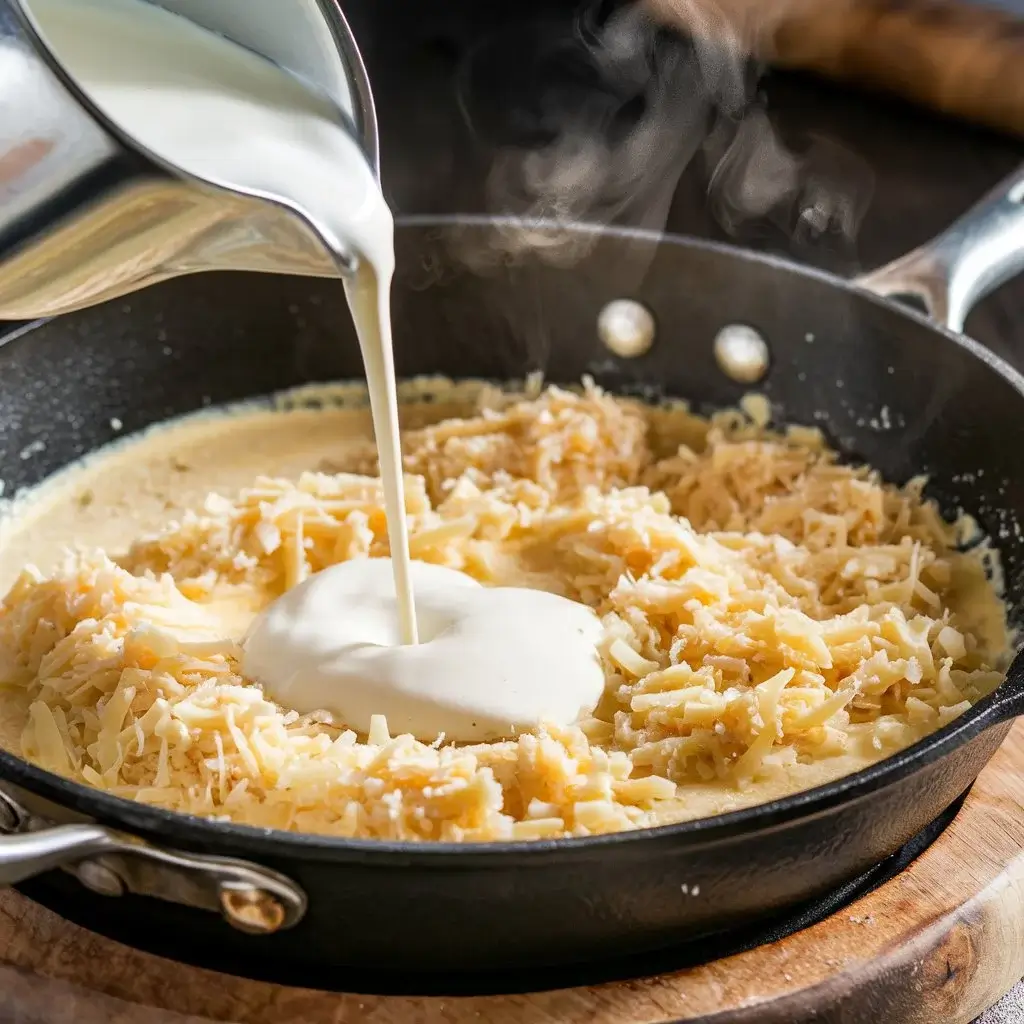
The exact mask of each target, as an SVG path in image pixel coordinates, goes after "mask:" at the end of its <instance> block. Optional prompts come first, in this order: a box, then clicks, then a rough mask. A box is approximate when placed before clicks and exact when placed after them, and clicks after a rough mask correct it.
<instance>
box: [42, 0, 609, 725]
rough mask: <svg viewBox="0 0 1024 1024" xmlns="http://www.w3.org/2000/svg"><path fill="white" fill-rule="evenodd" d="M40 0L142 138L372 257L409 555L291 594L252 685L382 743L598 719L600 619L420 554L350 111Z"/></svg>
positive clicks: (379, 425)
mask: <svg viewBox="0 0 1024 1024" xmlns="http://www.w3.org/2000/svg"><path fill="white" fill-rule="evenodd" d="M30 6H31V10H32V13H33V14H34V16H35V17H36V19H37V21H38V22H39V25H40V28H41V30H42V32H43V34H44V35H45V37H46V39H47V41H48V42H49V44H50V46H51V47H52V48H53V50H54V52H55V53H56V54H57V55H58V57H59V59H60V60H61V62H62V63H63V64H64V66H65V68H66V69H67V71H68V72H69V73H70V74H71V75H72V76H73V77H74V79H75V80H76V81H77V82H78V84H79V85H80V87H81V88H82V89H83V91H84V92H85V93H86V95H88V96H89V98H90V99H91V101H92V102H93V103H94V104H95V105H96V106H97V107H98V108H99V109H100V110H101V111H102V112H103V113H104V114H105V115H106V116H107V117H108V118H109V120H110V121H111V122H113V123H114V124H115V125H117V126H118V127H119V128H120V129H121V130H122V131H124V132H125V133H126V134H127V135H128V136H130V137H131V138H133V139H134V140H135V141H136V142H137V143H139V144H141V145H142V146H144V147H145V148H146V149H148V150H149V151H150V152H151V153H152V154H154V155H155V156H156V157H158V158H160V159H162V160H163V161H165V162H166V163H168V164H170V165H171V166H173V167H176V168H178V169H179V170H181V171H183V172H185V173H186V174H191V175H194V176H196V177H199V178H201V179H203V180H205V181H207V182H211V183H214V184H220V185H223V186H224V187H226V188H229V189H232V190H234V191H241V192H244V193H246V194H248V195H255V196H259V197H265V198H266V199H267V200H268V201H272V202H279V203H284V204H285V205H287V206H288V207H290V208H291V209H293V210H295V211H297V212H298V213H299V214H300V215H301V216H302V217H303V218H304V219H305V220H306V222H307V223H308V224H309V225H310V226H311V227H313V228H314V230H315V231H316V232H317V234H318V235H319V236H320V238H321V239H322V241H323V242H324V244H325V245H326V246H327V248H328V249H329V250H330V251H331V252H332V253H333V254H334V256H335V257H336V258H337V259H338V261H339V264H341V263H342V261H343V260H344V257H345V256H346V255H347V254H348V253H355V254H356V256H357V257H358V261H359V264H358V269H357V271H356V273H355V274H354V275H353V276H351V277H349V278H348V279H346V283H345V288H346V294H347V297H348V303H349V308H350V310H351V312H352V316H353V320H354V322H355V326H356V332H357V335H358V337H359V344H360V349H361V351H362V356H363V362H364V366H365V368H366V377H367V385H368V389H369V395H370V405H371V413H372V418H373V426H374V434H375V438H376V442H377V448H378V455H379V463H380V474H381V481H382V485H383V492H384V504H385V511H386V515H387V526H388V539H389V546H390V549H391V558H390V559H374V560H361V561H356V562H348V563H344V564H341V565H338V566H334V567H331V568H329V569H327V570H325V571H323V572H321V573H319V574H317V575H315V576H313V577H311V578H310V579H308V580H306V581H305V582H303V583H301V584H299V585H298V586H297V587H295V588H293V589H292V590H291V591H289V592H288V593H286V594H285V595H284V596H283V597H281V598H280V599H279V600H277V601H276V602H274V604H272V605H271V606H270V607H269V608H268V609H266V610H265V611H264V612H263V614H262V615H261V616H260V617H259V618H258V619H257V620H256V622H254V623H253V625H252V627H251V628H250V630H249V633H248V635H247V637H246V640H245V643H244V661H243V670H244V672H245V673H246V675H247V676H249V677H250V678H252V679H254V680H256V681H257V682H259V683H261V684H262V685H263V686H264V688H265V689H266V691H267V692H268V694H269V695H270V696H272V697H273V698H274V699H276V700H277V701H279V702H280V703H282V704H284V705H286V706H288V707H291V708H294V709H295V710H297V711H300V712H303V713H305V712H310V711H316V710H322V709H326V710H330V711H332V712H334V713H335V714H336V715H337V716H339V717H340V718H341V719H342V720H344V721H345V722H346V723H347V724H349V725H351V726H352V727H354V728H356V729H358V730H360V731H363V732H365V731H367V730H368V729H369V727H370V718H371V716H372V715H378V714H380V715H385V716H386V717H387V719H388V724H389V728H390V729H391V730H392V731H396V730H401V731H406V732H411V733H412V734H413V735H415V736H417V737H418V738H420V739H428V740H432V739H434V738H435V737H436V736H438V735H439V734H444V735H445V736H446V737H447V738H448V739H452V740H466V741H473V740H487V739H495V738H499V737H503V736H508V735H511V734H513V733H515V732H516V731H521V730H525V729H531V728H535V727H537V726H538V725H540V724H541V723H542V722H544V721H552V722H555V723H558V724H567V723H569V722H571V721H574V720H575V719H576V718H577V717H578V716H579V715H580V713H581V712H584V711H589V710H591V709H593V707H594V706H595V705H596V703H597V701H598V700H599V699H600V696H601V693H602V691H603V687H604V676H603V672H602V670H601V666H600V664H599V661H598V658H597V654H596V643H597V641H598V639H599V637H600V634H601V626H600V623H599V621H598V619H597V617H596V616H595V615H594V614H593V613H592V612H591V611H590V610H589V609H587V608H585V607H583V606H582V605H578V604H576V603H574V602H572V601H568V600H566V599H564V598H561V597H557V596H555V595H552V594H547V593H543V592H540V591H534V590H527V589H513V588H500V589H487V588H484V587H482V586H481V585H480V584H478V583H476V582H475V581H474V580H472V579H471V578H470V577H468V576H465V575H464V574H462V573H459V572H456V571H454V570H450V569H445V568H442V567H439V566H435V565H427V564H425V563H420V562H413V561H412V560H411V558H410V555H409V541H408V529H407V524H406V517H405V495H404V483H403V476H402V459H401V450H400V444H399V432H398V403H397V398H396V383H395V371H394V360H393V353H392V340H391V315H390V305H389V295H390V287H391V279H392V275H393V271H394V262H395V255H394V224H393V220H392V217H391V212H390V210H389V209H388V206H387V203H386V201H385V199H384V196H383V195H382V193H381V190H380V186H379V184H378V182H377V179H376V176H375V175H374V173H373V170H372V169H371V167H370V165H369V164H368V162H367V160H366V158H365V156H364V154H363V153H362V151H361V149H360V147H359V145H358V144H357V143H356V141H355V140H354V139H353V138H352V136H351V134H350V133H349V131H348V130H347V129H346V127H345V126H344V123H343V121H342V119H341V116H340V114H339V112H338V110H337V109H336V108H335V107H334V105H333V103H332V102H331V101H330V100H329V99H328V98H327V97H325V96H322V95H320V94H318V93H317V92H315V91H313V90H312V89H310V88H308V87H307V86H306V85H305V84H304V83H302V82H301V81H300V80H299V79H297V78H295V77H293V76H291V75H289V74H288V73H286V72H284V71H282V70H281V69H279V68H278V67H276V66H275V65H273V64H272V63H270V62H269V61H266V60H264V59H262V58H261V57H259V56H258V55H256V54H253V53H251V52H249V51H247V50H245V49H243V48H242V47H239V46H236V45H235V44H233V43H231V42H229V41H227V40H225V39H222V38H221V37H219V36H217V35H215V34H213V33H210V32H206V31H205V30H203V29H201V28H198V27H197V26H195V25H193V24H192V23H191V22H189V21H187V20H186V19H184V18H182V17H179V16H177V15H174V14H171V13H169V12H167V11H165V10H163V9H161V8H159V7H156V6H153V5H151V4H147V3H143V2H140V0H32V2H31V5H30ZM253 287H259V283H258V281H254V284H253ZM414 592H415V600H414ZM421 640H422V642H419V641H421Z"/></svg>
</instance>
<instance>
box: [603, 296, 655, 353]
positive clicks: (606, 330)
mask: <svg viewBox="0 0 1024 1024" xmlns="http://www.w3.org/2000/svg"><path fill="white" fill-rule="evenodd" d="M655 331H656V328H655V325H654V317H653V316H651V313H650V310H648V309H647V307H646V306H644V305H643V304H642V303H639V302H636V301H635V300H634V299H614V300H613V301H611V302H609V303H608V305H606V306H605V307H604V309H602V310H601V312H600V313H598V315H597V334H598V337H599V338H600V339H601V343H602V344H603V345H604V347H605V348H607V349H608V350H609V351H610V352H612V353H613V354H614V355H617V356H619V357H620V358H622V359H636V358H637V356H642V355H643V354H644V353H645V352H647V351H649V350H650V347H651V345H653V344H654V335H655Z"/></svg>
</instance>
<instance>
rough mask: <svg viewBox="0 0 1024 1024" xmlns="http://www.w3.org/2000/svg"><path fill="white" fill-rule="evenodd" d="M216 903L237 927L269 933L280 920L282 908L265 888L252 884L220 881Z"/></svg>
mask: <svg viewBox="0 0 1024 1024" xmlns="http://www.w3.org/2000/svg"><path fill="white" fill-rule="evenodd" d="M220 905H221V910H222V911H223V913H224V916H225V917H226V918H227V919H228V921H229V922H230V923H231V924H232V925H234V927H235V928H237V929H238V930H239V931H243V932H251V933H253V934H255V935H269V934H271V933H272V932H276V931H277V930H278V929H279V928H280V927H281V925H283V924H284V920H285V917H286V914H285V909H284V907H283V906H282V905H281V903H280V901H279V900H278V899H277V898H276V897H275V896H273V895H271V894H270V893H269V892H267V891H266V890H265V889H258V888H256V887H255V886H248V885H247V886H233V885H230V884H227V885H222V886H221V890H220Z"/></svg>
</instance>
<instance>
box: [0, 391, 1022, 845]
mask: <svg viewBox="0 0 1024 1024" xmlns="http://www.w3.org/2000/svg"><path fill="white" fill-rule="evenodd" d="M406 446H407V452H408V455H407V468H408V470H409V473H410V475H409V478H408V482H407V488H408V490H407V513H408V519H409V525H410V534H411V544H412V549H413V553H414V555H415V557H417V558H421V559H424V560H427V561H431V562H436V563H439V564H442V565H447V566H450V567H452V568H456V569H460V570H462V571H464V572H467V573H469V574H470V575H472V576H474V577H476V578H477V579H479V580H480V581H481V582H483V583H488V584H504V585H510V584H511V585H526V586H535V587H540V588H543V589H549V590H552V591H554V592H557V593H561V594H565V595H566V596H569V597H572V598H574V599H576V600H580V601H583V602H586V603H588V604H590V605H591V606H593V607H594V608H595V609H596V610H597V611H598V612H599V614H600V615H601V616H602V618H603V623H604V627H605V638H604V641H603V644H602V648H601V651H600V653H601V657H602V659H603V664H604V667H605V673H606V679H607V689H606V693H605V696H604V698H603V700H602V702H601V703H600V705H599V706H598V708H597V709H596V711H595V714H594V716H593V717H592V718H588V719H587V720H586V721H583V722H580V723H579V725H578V726H577V727H573V728H569V729H555V728H548V729H544V730H541V731H540V732H538V733H537V734H536V735H533V734H529V735H522V736H519V737H517V738H516V739H514V740H511V741H507V742H502V743H495V744H481V745H473V746H463V747H459V746H455V745H452V744H447V743H445V742H444V738H443V737H439V738H438V740H437V741H436V742H435V743H433V744H429V745H428V744H423V743H419V742H417V741H416V740H414V739H413V738H412V737H409V736H392V735H391V734H390V731H389V729H388V724H387V722H386V721H385V720H384V719H383V718H380V717H378V718H375V719H374V721H373V724H372V727H371V729H370V732H369V735H368V736H357V735H356V734H355V733H354V732H352V731H351V730H349V729H347V728H346V724H345V723H344V722H339V721H334V720H333V719H332V717H331V716H330V715H329V714H326V713H317V714H314V715H306V716H299V715H297V714H296V713H295V712H293V711H289V710H288V709H286V708H281V707H278V706H277V705H275V704H274V703H272V702H271V701H269V700H268V699H267V698H266V697H265V696H264V694H263V693H262V691H261V690H260V688H259V687H258V686H257V685H255V684H254V683H253V682H252V681H250V680H247V679H245V678H244V677H243V676H242V674H241V672H240V669H239V658H240V651H239V647H238V643H237V641H238V636H239V634H238V630H237V628H234V627H230V626H229V623H237V622H238V621H239V617H241V619H243V620H245V619H247V618H248V619H251V617H252V616H253V615H254V614H255V613H256V612H257V611H258V610H259V609H260V608H262V607H264V606H265V605H266V604H267V603H268V602H269V601H271V600H273V599H274V598H275V597H277V596H278V595H279V594H281V593H282V592H284V591H285V590H287V589H288V588H290V587H292V586H295V585H296V584H297V583H298V582H300V581H302V580H303V579H305V578H306V577H307V576H308V575H309V574H311V573H315V572H318V571H319V570H321V569H323V568H325V567H326V566H328V565H331V564H334V563H336V562H338V561H341V560H345V559H351V558H365V557H379V556H382V555H386V554H387V553H388V549H387V536H386V529H385V519H384V511H383V500H382V494H381V489H380V483H379V481H378V480H377V479H376V478H374V477H371V476H368V475H364V474H360V473H354V472H343V473H336V474H327V473H307V474H304V475H302V476H301V477H300V478H299V479H298V480H295V481H287V480H277V479H270V478H261V479H258V480H256V481H255V482H254V484H253V486H252V487H250V488H249V489H247V490H244V491H242V492H241V493H240V494H238V495H235V496H231V497H229V496H211V498H210V499H209V500H208V501H207V502H206V504H205V506H204V507H203V508H202V509H200V510H198V511H194V512H189V513H187V514H185V515H184V516H183V517H182V519H181V520H180V521H178V522H173V523H169V524H168V525H167V526H166V528H165V529H164V530H162V531H161V532H160V533H159V534H158V535H156V536H148V537H143V538H141V539H139V540H138V541H137V542H136V543H135V544H134V545H133V546H132V547H131V549H130V550H129V551H128V552H127V553H126V554H124V555H123V556H121V557H118V558H117V559H116V560H115V559H112V558H111V557H109V556H108V555H107V554H105V553H104V552H100V551H92V552H83V553H78V554H75V555H69V556H68V558H67V560H66V562H65V563H64V564H63V565H62V566H61V567H60V568H59V569H58V570H57V571H56V572H54V573H53V574H52V575H50V576H49V577H44V576H43V575H42V574H40V573H39V572H38V571H36V570H35V569H32V568H28V569H26V570H25V572H24V573H23V574H22V575H21V577H20V578H19V579H18V581H17V582H16V583H15V584H14V586H13V587H12V589H11V590H10V592H9V593H8V594H7V596H6V597H5V599H4V601H3V604H2V606H0V687H5V688H13V689H16V690H18V691H20V692H22V693H23V694H24V699H25V702H26V705H27V708H28V716H27V723H28V724H27V726H26V729H25V732H24V736H23V738H22V753H23V754H24V756H26V757H28V758H29V759H31V760H32V761H33V762H35V763H37V764H39V765H42V766H43V767H45V768H47V769H49V770H51V771H54V772H57V773H59V774H61V775H64V776H67V777H70V778H74V779H78V780H80V781H83V782H86V783H88V784H89V785H93V786H97V787H100V788H103V789H105V790H107V791H108V792H111V793H115V794H117V795H120V796H123V797H127V798H129V799H134V800H139V801H143V802H147V803H152V804H157V805H159V806H162V807H166V808H170V809H172V810H177V811H183V812H189V813H193V814H201V815H207V816H211V817H218V818H226V819H230V820H234V821H239V822H244V823H247V824H251V825H256V826H260V827H269V828H277V829H291V830H298V831H308V832H318V833H327V834H333V835H342V836H367V837H381V838H398V839H420V840H467V841H468V840H488V839H537V838H548V837H553V836H563V835H587V834H593V833H597V832H606V831H614V830H620V829H630V828H640V827H646V826H650V825H654V824H659V823H662V822H667V821H674V820H680V819H683V818H686V817H688V816H692V814H693V813H695V811H694V810H693V808H692V806H691V801H690V799H689V798H688V797H687V796H686V794H687V793H692V792H693V791H694V787H698V788H699V787H705V788H707V789H709V790H717V791H720V792H721V793H723V794H730V795H729V798H728V800H726V801H725V804H728V806H738V805H741V804H742V803H744V802H756V800H757V799H758V793H759V792H760V791H761V790H762V788H763V787H766V786H774V787H775V788H774V789H773V792H777V791H778V787H779V786H780V785H781V787H782V789H783V790H786V789H787V788H789V789H792V788H795V787H797V786H798V785H799V784H800V783H799V772H798V769H799V768H800V766H805V765H808V764H819V765H822V766H825V768H826V775H827V774H828V771H833V772H834V773H840V772H842V771H845V770H849V769H850V767H851V766H856V765H861V764H867V763H870V762H871V761H873V760H877V759H878V758H880V757H884V756H886V755H887V754H889V753H891V752H892V751H894V750H896V749H898V748H899V747H901V746H905V745H906V744H909V743H911V742H913V741H914V740H916V739H918V738H919V737H921V736H923V735H925V734H927V733H928V732H930V731H932V730H934V729H936V728H939V727H940V726H941V725H943V724H945V723H946V722H948V721H950V720H952V719H953V718H954V717H955V716H956V715H958V714H961V713H962V712H963V711H964V710H965V709H966V708H968V707H969V706H970V705H971V704H972V703H973V702H975V701H977V700H978V699H979V698H980V697H981V696H983V695H984V694H986V693H988V692H989V691H991V690H992V689H993V688H994V687H995V686H996V685H998V682H999V681H1000V669H1001V668H1002V665H1003V662H1004V659H1005V655H1006V653H1007V642H1006V639H1007V638H1006V632H1005V617H1004V616H1003V612H1002V606H1001V604H1000V603H999V601H998V598H997V596H996V595H995V593H994V591H993V590H992V588H991V587H990V586H989V585H988V584H987V582H986V580H985V576H984V570H983V567H982V565H981V563H980V562H979V561H978V560H976V559H975V558H974V557H973V556H970V555H967V554H961V553H960V552H959V551H958V550H957V549H956V544H955V531H954V529H953V528H952V527H951V526H949V525H948V524H946V523H944V522H943V521H942V519H941V517H940V516H939V515H938V513H937V511H936V510H935V508H934V507H933V506H932V505H931V504H929V503H928V502H926V501H925V500H924V499H923V498H922V495H921V490H920V485H919V483H916V482H915V483H914V484H912V485H910V486H908V487H905V488H902V489H899V488H895V487H891V486H887V485H885V484H883V483H882V482H881V481H880V480H879V479H878V477H877V475H876V474H874V473H873V472H871V471H870V470H868V469H864V468H859V467H847V466H842V465H839V464H838V462H837V461H836V459H835V456H834V455H833V454H832V453H831V452H829V451H828V450H827V449H826V448H825V447H824V445H823V443H822V442H821V438H820V437H819V436H817V435H815V434H814V433H813V432H811V431H807V430H803V431H799V432H797V431H794V432H792V433H791V434H790V435H773V434H770V433H768V432H767V431H766V430H765V429H764V426H763V424H761V425H756V424H753V423H751V422H750V421H749V420H748V419H746V418H744V417H742V416H741V415H739V414H729V415H726V416H721V417H718V418H716V419H715V420H714V421H712V422H710V423H709V422H707V421H700V420H697V419H696V418H694V417H689V416H687V415H686V414H685V413H682V412H678V413H676V414H674V418H673V416H672V415H670V414H668V413H665V412H664V411H660V410H652V409H647V408H644V407H643V406H640V405H638V404H636V403H630V402H625V401H619V400H615V399H612V398H609V397H608V396H606V395H604V394H602V393H601V392H600V391H599V390H597V389H596V388H593V387H592V386H588V387H586V388H585V389H584V391H583V393H582V394H575V393H570V392H567V391H562V390H559V389H555V388H550V389H548V390H547V391H544V392H543V393H541V394H540V395H539V396H538V397H532V398H529V399H526V398H523V397H521V396H520V397H514V396H513V397H506V398H504V399H501V400H494V396H491V401H490V404H489V405H488V407H487V408H486V409H483V410H482V411H481V413H480V415H479V416H477V417H473V418H467V419H461V420H451V421H446V422H443V423H440V424H437V425H435V426H431V427H427V428H425V429H423V430H421V431H418V432H416V433H415V434H412V435H410V436H409V437H408V438H407V439H406ZM362 468H366V467H362ZM979 600H980V601H981V603H982V605H983V606H984V609H985V610H986V612H987V613H988V614H989V615H990V617H991V618H993V619H997V620H998V621H999V623H1000V626H1001V632H999V631H996V634H993V632H992V631H991V630H988V631H986V630H982V629H980V628H978V627H977V623H978V621H979V618H978V615H979V613H978V608H979ZM993 635H998V637H999V638H1001V639H1000V642H998V643H994V642H993V641H992V640H991V637H992V636H993ZM829 765H834V769H830V768H828V766H829Z"/></svg>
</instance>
